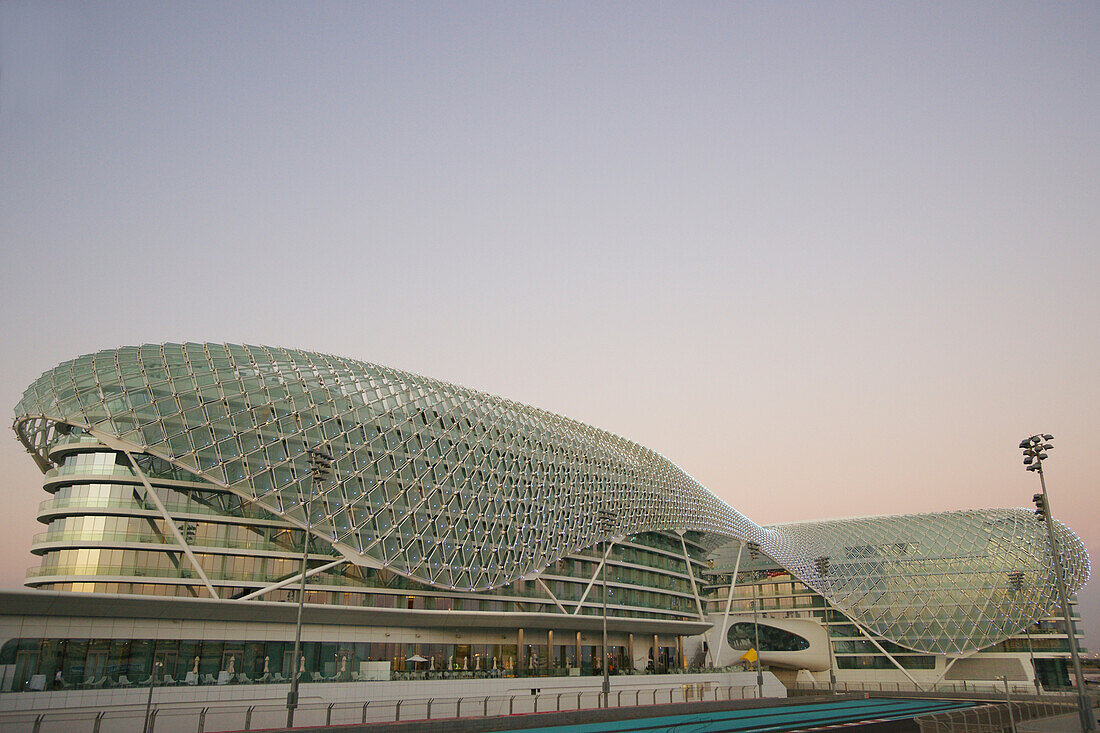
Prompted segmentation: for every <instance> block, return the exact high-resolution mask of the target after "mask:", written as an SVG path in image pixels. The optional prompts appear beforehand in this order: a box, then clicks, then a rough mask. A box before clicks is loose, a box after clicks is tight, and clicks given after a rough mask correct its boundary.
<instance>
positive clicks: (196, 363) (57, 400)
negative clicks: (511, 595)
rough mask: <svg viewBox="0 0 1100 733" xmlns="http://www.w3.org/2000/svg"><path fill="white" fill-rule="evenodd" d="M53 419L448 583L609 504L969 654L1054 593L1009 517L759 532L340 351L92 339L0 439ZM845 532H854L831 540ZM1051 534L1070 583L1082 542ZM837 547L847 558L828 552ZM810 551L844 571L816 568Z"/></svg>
mask: <svg viewBox="0 0 1100 733" xmlns="http://www.w3.org/2000/svg"><path fill="white" fill-rule="evenodd" d="M57 423H64V424H69V425H74V426H78V427H81V428H84V429H86V430H88V431H89V432H90V433H91V434H92V435H95V436H96V437H98V438H100V439H101V440H103V441H104V442H106V443H107V444H109V445H117V446H120V447H125V448H128V449H129V450H132V451H136V452H141V453H147V454H150V455H154V456H158V457H160V458H162V459H164V460H166V461H169V462H170V463H172V464H174V465H176V466H178V467H180V468H183V469H185V470H187V471H190V472H192V473H194V474H196V475H199V476H201V477H202V478H204V479H206V480H208V481H210V482H211V483H213V484H216V485H219V486H222V487H224V488H226V489H228V490H229V491H232V492H234V493H235V494H238V495H240V496H241V497H243V498H245V499H247V500H249V501H254V502H255V503H257V504H259V505H260V506H262V507H263V508H264V509H267V510H269V511H271V512H273V513H275V514H278V515H280V516H282V517H284V518H285V519H287V520H288V521H290V522H292V523H294V524H297V525H298V526H301V527H304V526H305V524H306V515H305V511H306V506H307V498H308V497H309V496H310V492H311V491H313V492H314V493H313V499H312V501H310V502H308V506H309V508H310V512H311V517H310V523H311V528H312V531H313V532H314V533H315V534H316V535H318V536H319V537H323V538H324V539H325V540H327V541H328V542H330V543H331V544H332V546H333V547H334V548H336V549H337V550H338V551H340V552H341V553H343V554H344V555H345V556H347V557H348V558H349V559H350V560H352V561H353V562H357V563H360V564H365V565H381V566H385V567H387V568H390V569H392V570H394V571H396V572H399V573H402V574H404V575H407V576H410V577H412V578H415V579H418V580H421V581H423V582H427V583H430V584H433V585H437V586H442V587H446V588H459V589H467V590H482V589H490V588H494V587H498V586H501V585H506V584H508V583H511V582H513V581H515V580H516V579H518V578H521V577H524V576H526V575H529V574H531V573H533V572H538V571H540V570H542V569H543V568H545V567H546V566H547V565H549V564H550V563H552V562H555V561H557V560H558V559H559V558H561V557H563V556H564V555H566V554H568V553H570V552H573V551H576V550H579V549H583V548H585V547H589V546H591V545H592V544H594V543H596V542H599V541H601V540H602V539H603V536H602V534H601V533H600V530H599V524H598V521H597V517H598V511H597V510H598V509H599V508H600V507H604V506H607V507H611V508H614V509H616V510H617V512H618V516H619V521H618V526H617V527H616V533H617V534H618V533H621V534H633V533H637V532H645V531H654V530H697V531H699V532H702V533H703V541H704V543H705V544H709V545H710V546H711V547H718V546H719V545H721V544H723V543H724V542H726V541H728V540H729V539H731V538H736V539H743V540H748V541H753V542H757V543H759V544H760V545H761V547H762V549H763V551H764V552H765V553H766V554H767V555H769V556H770V557H772V558H774V559H775V560H776V561H777V562H779V563H780V564H782V565H784V566H785V567H787V568H788V569H790V570H791V571H792V572H793V573H795V574H796V575H797V576H798V577H800V578H802V579H803V580H804V581H805V582H806V583H807V584H808V585H810V586H811V587H813V588H814V589H815V590H818V591H819V592H821V593H822V594H823V595H825V596H826V597H827V598H829V599H830V600H832V601H833V602H834V603H835V604H836V605H837V606H838V607H841V608H843V609H846V610H848V609H851V610H852V612H853V613H854V614H855V615H856V616H857V617H858V618H859V620H860V621H861V622H865V623H866V624H867V625H868V626H869V627H871V628H872V629H874V630H875V631H877V632H879V633H882V634H883V635H884V636H887V637H888V638H894V639H897V641H898V643H901V644H905V645H906V646H911V647H913V648H917V649H921V650H923V651H940V650H942V649H945V648H951V649H953V650H955V651H963V650H969V649H974V648H978V647H977V646H975V642H976V641H984V640H987V639H991V638H994V637H995V636H997V635H998V634H999V635H1000V636H999V637H998V639H997V640H999V639H1000V638H1004V637H1005V636H1007V635H1008V634H1009V633H1011V632H1012V631H1014V630H1016V629H1018V628H1020V626H1021V625H1019V624H1017V620H1019V619H1021V618H1028V619H1032V620H1033V619H1034V618H1037V617H1038V616H1040V615H1042V614H1043V613H1045V612H1046V611H1047V610H1049V608H1050V607H1051V606H1052V600H1051V599H1052V598H1053V593H1052V592H1051V589H1050V585H1051V583H1050V575H1049V572H1050V563H1049V559H1047V560H1044V558H1046V557H1047V554H1045V549H1044V547H1045V546H1044V544H1043V542H1042V540H1041V537H1039V536H1038V535H1036V534H1035V533H1034V532H1033V531H1031V530H1030V529H1027V530H1026V531H1025V525H1024V523H1023V522H1024V519H1021V518H1020V517H1017V516H1016V515H1012V514H1009V515H1005V517H1007V518H1006V519H1005V520H1004V521H1005V523H1002V524H996V523H994V524H989V525H988V529H987V530H984V529H982V527H981V526H978V525H973V521H971V520H966V521H964V520H962V519H960V520H958V521H957V522H954V520H952V521H947V522H946V524H943V525H942V526H941V524H940V523H939V522H938V521H936V520H928V521H927V522H923V523H920V524H919V525H914V527H915V528H910V529H911V530H912V531H906V532H903V534H905V536H906V537H910V538H911V537H913V536H919V537H920V539H919V540H918V542H919V544H920V545H921V547H922V548H927V549H921V550H920V553H921V554H920V557H921V558H924V554H923V553H926V552H932V553H933V554H932V555H931V556H930V558H924V559H923V560H918V559H917V557H910V556H892V555H888V554H885V551H883V550H881V549H873V548H881V547H882V546H884V545H889V544H891V543H893V542H895V540H894V539H893V538H894V537H895V536H896V535H897V534H898V533H899V532H901V530H899V529H898V528H897V524H896V520H894V521H893V522H892V521H890V520H881V521H880V520H852V521H851V523H850V530H849V529H843V528H847V527H849V524H846V523H839V524H837V523H833V525H830V526H835V527H836V528H837V529H836V530H835V533H834V534H828V533H823V532H824V530H820V529H815V528H819V527H821V526H823V525H812V524H807V525H788V526H786V527H780V528H776V529H772V530H765V529H763V528H761V527H759V526H758V525H756V524H754V523H752V522H750V521H749V520H748V519H746V518H745V517H743V516H742V515H741V514H739V513H738V512H737V511H735V510H734V509H732V508H731V507H730V506H728V505H727V504H725V503H724V502H722V501H720V500H719V499H718V498H716V497H715V496H714V495H712V494H711V493H710V492H708V491H707V490H706V489H705V488H704V487H703V486H702V485H700V484H699V483H698V482H697V481H695V480H694V479H692V478H691V477H690V476H689V475H688V474H686V473H685V472H684V471H682V470H681V469H680V468H678V467H677V466H675V465H674V464H672V463H671V462H670V461H668V460H667V459H666V458H664V457H663V456H661V455H659V454H658V453H655V452H654V451H652V450H649V449H648V448H645V447H643V446H640V445H638V444H637V443H633V442H631V441H628V440H626V439H624V438H621V437H618V436H616V435H612V434H610V433H607V432H604V431H601V430H598V429H596V428H593V427H591V426H588V425H584V424H583V423H579V422H576V421H574V420H570V419H568V418H565V417H562V416H559V415H554V414H551V413H548V412H545V411H543V410H539V409H537V408H534V407H529V406H526V405H521V404H519V403H516V402H512V401H510V400H506V399H503V398H500V397H494V396H492V395H489V394H486V393H484V392H478V391H475V390H472V389H468V388H465V387H460V386H457V385H453V384H448V383H446V382H441V381H438V380H434V379H429V378H426V377H421V376H418V375H415V374H410V373H408V372H402V371H399V370H396V369H390V368H387V367H383V366H378V365H375V364H369V363H366V362H360V361H353V360H350V359H344V358H340V357H336V356H328V355H324V354H317V353H312V352H305V351H295V350H289V349H279V348H270V347H260V346H240V345H234V344H227V345H222V344H194V343H188V344H164V345H146V346H140V347H125V348H121V349H116V350H109V351H101V352H98V353H95V354H89V355H85V356H81V357H78V358H76V359H74V360H72V361H68V362H65V363H63V364H61V365H59V366H57V367H56V368H54V369H52V370H50V371H48V372H46V373H45V374H43V375H42V377H40V378H39V379H38V380H37V381H35V382H34V384H32V385H31V386H30V387H29V388H28V389H27V391H26V392H25V393H24V395H23V399H22V400H21V401H20V403H19V404H18V405H17V406H16V422H15V430H16V433H17V434H18V436H19V438H20V440H21V441H22V442H23V443H24V444H25V445H26V446H27V447H28V448H29V449H31V450H32V452H33V453H34V454H35V455H36V459H37V460H38V462H39V465H40V466H41V467H42V468H43V469H46V468H48V467H49V465H50V464H49V461H48V459H47V457H46V451H45V448H46V446H47V445H48V444H49V441H50V439H51V433H52V431H53V429H54V426H55V425H56V424H57ZM322 444H323V445H325V446H326V447H327V449H328V450H329V452H330V453H331V454H332V456H333V458H334V460H333V470H332V474H331V479H330V480H329V482H328V483H327V484H325V485H324V486H322V487H320V488H319V490H318V489H317V488H316V487H314V486H313V485H312V482H311V480H310V474H309V467H308V461H307V459H306V454H305V451H306V450H307V449H308V448H312V447H315V446H318V445H322ZM940 516H943V515H940ZM948 516H954V515H948ZM1009 519H1011V520H1012V521H1011V522H1009V521H1008V520H1009ZM876 521H879V522H880V523H879V524H876V523H875V522H876ZM913 521H919V520H913ZM974 521H977V520H974ZM983 521H984V520H983ZM953 522H954V523H953ZM968 522H970V523H969V524H968ZM979 524H980V522H979ZM972 525H973V526H972ZM983 526H984V525H983ZM979 530H980V531H979ZM832 531H833V530H830V532H832ZM849 531H850V533H851V534H852V536H853V539H852V540H851V541H849V540H844V541H843V542H841V543H840V544H839V545H838V544H836V543H837V541H838V540H837V538H838V537H841V536H847V535H845V534H844V533H845V532H849ZM1061 531H1062V535H1063V550H1064V551H1065V552H1066V555H1067V557H1068V558H1069V560H1068V562H1067V566H1066V570H1067V580H1068V581H1069V584H1070V586H1071V587H1073V588H1074V589H1077V588H1079V587H1080V586H1081V585H1083V583H1084V580H1085V578H1087V572H1088V570H1087V568H1088V561H1087V556H1086V555H1085V553H1084V548H1083V546H1082V545H1081V543H1080V541H1079V540H1077V538H1076V537H1075V536H1073V535H1072V533H1069V532H1068V530H1065V529H1064V528H1063V529H1062V530H1061ZM876 532H882V533H885V535H884V536H885V537H886V539H882V538H881V537H878V535H876ZM983 532H984V534H983ZM891 533H893V534H891ZM857 536H859V537H862V538H863V539H861V540H860V541H858V542H857V541H856V539H854V538H856V537H857ZM876 537H878V538H877V539H876ZM897 541H899V542H900V541H905V540H897ZM959 543H961V544H959ZM848 547H851V548H853V550H852V555H851V556H850V557H849V556H847V555H844V554H842V553H841V554H838V551H840V550H845V551H846V549H847V548H848ZM876 553H878V554H876ZM819 555H828V556H830V557H832V558H833V560H832V561H833V563H834V564H833V567H844V568H847V569H846V570H845V572H844V573H843V574H841V573H839V572H834V573H832V574H828V575H827V576H826V577H824V578H821V577H818V576H817V575H816V571H815V569H814V567H813V558H814V557H817V556H819ZM1025 560H1027V561H1028V563H1030V564H1026V563H1024V561H1025ZM921 562H925V563H926V564H921ZM1044 562H1045V563H1046V565H1043V563H1044ZM928 563H930V564H928ZM1021 564H1023V565H1021ZM1009 565H1012V569H1013V570H1023V571H1025V572H1026V573H1028V575H1027V578H1028V583H1029V584H1028V585H1027V589H1025V590H1023V591H1016V594H1015V595H1014V596H1012V597H1007V596H1005V595H1004V593H1000V592H999V591H998V590H997V588H996V587H995V584H996V583H998V582H1002V580H1003V577H1001V576H1003V573H1004V568H1006V567H1008V566H1009ZM1016 565H1021V567H1016ZM1044 568H1045V569H1046V572H1047V575H1043V572H1044ZM906 573H910V575H909V576H907V575H906ZM952 575H953V576H955V577H956V579H951V578H949V577H948V576H952ZM957 578H966V579H968V580H957ZM1032 588H1033V589H1034V590H1031V589H1032ZM891 598H894V599H908V600H905V601H897V600H891ZM1006 609H1007V611H1006ZM1008 627H1012V628H1008ZM1002 630H1003V632H1002ZM895 633H896V634H899V635H900V636H894V635H893V634H895Z"/></svg>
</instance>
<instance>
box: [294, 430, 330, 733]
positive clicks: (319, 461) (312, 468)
mask: <svg viewBox="0 0 1100 733" xmlns="http://www.w3.org/2000/svg"><path fill="white" fill-rule="evenodd" d="M306 453H308V454H309V476H310V482H309V496H307V497H306V531H305V534H304V536H303V539H302V579H301V585H300V586H299V588H298V621H297V623H296V624H295V626H294V654H293V655H292V656H291V658H290V671H291V676H290V692H289V693H287V696H286V727H287V728H293V727H294V709H295V708H297V707H298V683H299V676H300V675H299V673H298V668H299V666H300V663H299V662H298V659H299V654H300V653H301V648H302V608H303V606H304V605H305V601H306V567H307V565H308V563H309V532H310V529H311V528H312V526H313V513H312V511H311V510H312V508H313V487H314V486H315V485H316V486H321V485H323V484H324V483H325V481H327V480H328V477H329V475H330V474H331V472H332V456H331V455H329V454H328V453H327V452H326V451H324V450H321V449H320V448H308V449H306Z"/></svg>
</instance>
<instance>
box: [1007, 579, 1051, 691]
mask: <svg viewBox="0 0 1100 733" xmlns="http://www.w3.org/2000/svg"><path fill="white" fill-rule="evenodd" d="M1008 587H1009V589H1010V590H1011V591H1012V592H1013V593H1019V592H1020V591H1021V590H1023V587H1024V572H1023V571H1022V570H1013V571H1012V572H1011V573H1009V574H1008ZM1024 636H1025V637H1026V638H1027V656H1028V659H1030V660H1031V680H1032V682H1034V683H1035V694H1036V695H1042V694H1043V688H1042V687H1041V686H1040V684H1039V668H1038V667H1037V666H1035V650H1034V649H1033V648H1032V646H1031V629H1030V628H1029V627H1027V626H1025V627H1024Z"/></svg>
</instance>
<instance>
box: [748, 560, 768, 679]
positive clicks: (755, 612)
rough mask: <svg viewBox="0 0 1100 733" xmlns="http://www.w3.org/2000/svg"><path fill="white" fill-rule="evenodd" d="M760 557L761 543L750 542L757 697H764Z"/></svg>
mask: <svg viewBox="0 0 1100 733" xmlns="http://www.w3.org/2000/svg"><path fill="white" fill-rule="evenodd" d="M758 557H760V545H758V544H756V543H755V542H750V543H749V559H750V560H752V563H751V568H750V572H751V573H752V631H753V635H754V636H755V638H756V646H755V647H754V649H753V650H754V651H755V652H756V697H757V698H758V699H761V700H763V699H764V672H763V671H762V670H761V669H760V621H759V616H758V613H759V605H760V604H759V603H758V602H757V600H756V559H757V558H758Z"/></svg>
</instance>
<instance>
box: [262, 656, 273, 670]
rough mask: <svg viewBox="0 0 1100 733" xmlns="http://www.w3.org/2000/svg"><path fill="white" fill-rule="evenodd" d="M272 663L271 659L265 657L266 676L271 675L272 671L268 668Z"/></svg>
mask: <svg viewBox="0 0 1100 733" xmlns="http://www.w3.org/2000/svg"><path fill="white" fill-rule="evenodd" d="M270 663H271V657H264V674H269V673H270V671H271V670H269V669H268V668H267V665H268V664H270Z"/></svg>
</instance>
